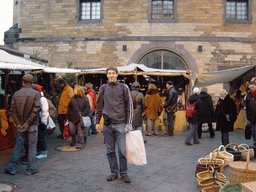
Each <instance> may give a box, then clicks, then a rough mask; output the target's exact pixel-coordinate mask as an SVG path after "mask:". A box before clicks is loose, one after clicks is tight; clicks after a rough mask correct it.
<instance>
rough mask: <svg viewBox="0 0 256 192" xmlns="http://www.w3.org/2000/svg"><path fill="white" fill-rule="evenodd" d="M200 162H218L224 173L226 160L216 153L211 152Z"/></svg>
mask: <svg viewBox="0 0 256 192" xmlns="http://www.w3.org/2000/svg"><path fill="white" fill-rule="evenodd" d="M198 162H199V163H201V164H207V162H212V164H217V165H219V166H220V172H221V173H223V168H224V164H225V161H224V159H220V158H217V157H216V154H215V153H210V154H209V155H207V156H206V157H205V158H201V159H199V160H198ZM208 164H209V163H208Z"/></svg>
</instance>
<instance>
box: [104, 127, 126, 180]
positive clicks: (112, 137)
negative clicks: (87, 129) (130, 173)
mask: <svg viewBox="0 0 256 192" xmlns="http://www.w3.org/2000/svg"><path fill="white" fill-rule="evenodd" d="M124 127H125V124H124V123H123V124H110V125H109V126H108V127H106V126H104V128H103V133H104V139H105V143H106V147H107V157H108V162H109V165H110V170H111V174H114V175H117V174H119V173H120V176H122V175H125V174H127V159H126V133H125V132H124ZM116 144H117V149H118V156H119V167H120V168H118V163H117V155H116Z"/></svg>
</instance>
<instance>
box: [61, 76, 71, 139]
mask: <svg viewBox="0 0 256 192" xmlns="http://www.w3.org/2000/svg"><path fill="white" fill-rule="evenodd" d="M58 83H59V86H60V88H61V89H62V92H61V95H60V99H59V104H58V123H59V128H60V132H61V135H59V136H58V138H63V136H62V135H63V129H64V125H65V121H66V114H67V110H68V104H69V102H70V100H71V98H72V97H73V96H74V91H73V89H72V87H70V86H69V85H68V84H67V82H66V81H65V80H64V79H60V80H59V81H58Z"/></svg>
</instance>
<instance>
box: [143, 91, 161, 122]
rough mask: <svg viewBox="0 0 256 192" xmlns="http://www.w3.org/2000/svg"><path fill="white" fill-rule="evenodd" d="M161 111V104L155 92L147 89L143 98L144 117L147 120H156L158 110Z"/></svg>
mask: <svg viewBox="0 0 256 192" xmlns="http://www.w3.org/2000/svg"><path fill="white" fill-rule="evenodd" d="M159 109H160V110H161V111H162V109H163V103H162V100H161V98H160V95H159V94H158V91H157V90H154V89H149V90H148V91H147V94H146V96H145V115H146V117H147V119H151V120H155V119H158V110H159Z"/></svg>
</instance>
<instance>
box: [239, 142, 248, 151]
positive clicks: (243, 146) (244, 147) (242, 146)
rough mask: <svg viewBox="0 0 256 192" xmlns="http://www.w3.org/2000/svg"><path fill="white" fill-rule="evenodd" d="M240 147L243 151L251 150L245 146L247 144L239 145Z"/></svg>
mask: <svg viewBox="0 0 256 192" xmlns="http://www.w3.org/2000/svg"><path fill="white" fill-rule="evenodd" d="M238 147H240V148H242V149H245V150H248V149H249V148H250V147H249V146H248V145H247V144H245V143H243V144H240V145H238Z"/></svg>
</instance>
